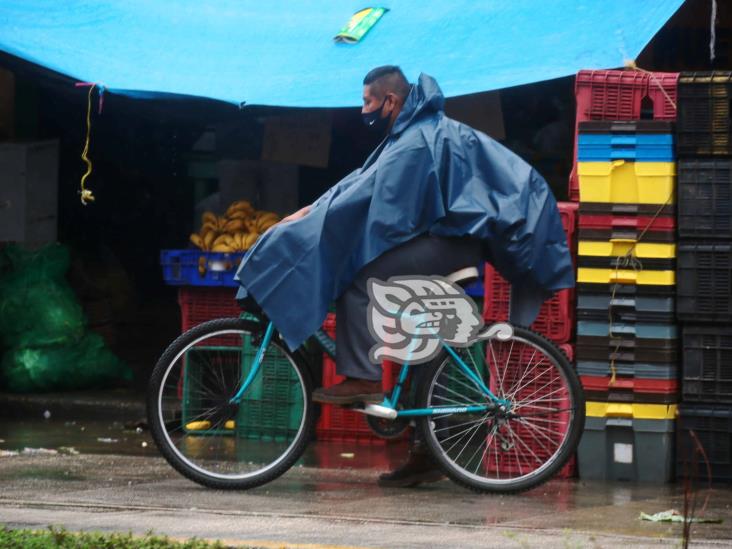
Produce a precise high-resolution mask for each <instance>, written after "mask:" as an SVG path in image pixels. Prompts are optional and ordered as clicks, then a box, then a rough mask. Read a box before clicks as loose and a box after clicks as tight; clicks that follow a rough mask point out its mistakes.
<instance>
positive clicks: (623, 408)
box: [586, 401, 677, 419]
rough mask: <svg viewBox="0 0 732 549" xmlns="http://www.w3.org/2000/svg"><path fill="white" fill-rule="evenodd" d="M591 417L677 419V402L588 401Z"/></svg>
mask: <svg viewBox="0 0 732 549" xmlns="http://www.w3.org/2000/svg"><path fill="white" fill-rule="evenodd" d="M586 412H587V415H588V416H589V417H628V418H633V419H676V412H677V405H676V404H631V403H628V402H591V401H588V402H587V403H586Z"/></svg>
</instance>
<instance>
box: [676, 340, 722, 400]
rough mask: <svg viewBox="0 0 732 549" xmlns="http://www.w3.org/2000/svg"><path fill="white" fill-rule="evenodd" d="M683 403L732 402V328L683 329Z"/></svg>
mask: <svg viewBox="0 0 732 549" xmlns="http://www.w3.org/2000/svg"><path fill="white" fill-rule="evenodd" d="M682 337H683V342H684V344H683V365H682V372H683V373H682V383H681V392H682V395H683V398H684V401H685V402H709V403H715V402H718V403H732V326H684V329H683V336H682Z"/></svg>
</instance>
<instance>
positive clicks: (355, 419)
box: [315, 313, 407, 444]
mask: <svg viewBox="0 0 732 549" xmlns="http://www.w3.org/2000/svg"><path fill="white" fill-rule="evenodd" d="M323 329H324V330H325V331H326V333H327V334H328V335H330V336H331V337H335V330H336V317H335V314H333V313H328V316H327V317H326V319H325V322H324V323H323ZM382 367H383V370H384V375H383V378H382V387H383V389H384V392H387V391H391V390H392V389H393V388H394V385H395V382H396V378H397V377H398V375H399V369H400V368H401V366H400V365H399V364H396V363H394V362H391V361H388V360H387V361H384V363H383V364H382ZM344 379H345V378H344V377H343V376H340V375H338V374H336V364H335V361H334V360H333V359H332V358H330V357H329V356H328V355H326V354H324V355H323V387H332V386H333V385H335V384H337V383H340V382H341V381H343V380H344ZM315 433H316V435H317V437H318V439H320V440H334V441H354V442H370V443H375V444H383V443H385V442H386V440H385V439H382V438H380V437H379V436H378V435H376V434H375V433H374V432H373V431H372V430H371V429H370V428H369V426H368V424H367V423H366V416H365V415H364V414H361V413H359V412H354V411H352V410H348V409H346V408H343V407H341V406H335V405H332V404H323V405H322V408H321V413H320V419H319V420H318V423H317V425H316V427H315ZM406 436H407V433H406V432H405V437H406Z"/></svg>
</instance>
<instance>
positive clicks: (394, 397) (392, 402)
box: [229, 321, 510, 417]
mask: <svg viewBox="0 0 732 549" xmlns="http://www.w3.org/2000/svg"><path fill="white" fill-rule="evenodd" d="M273 332H274V324H273V323H272V322H271V321H270V322H269V324H268V325H267V329H266V330H265V332H264V337H263V338H262V344H261V345H260V346H259V349H257V355H256V356H255V357H254V363H253V364H252V367H251V369H250V370H249V374H248V375H247V377H246V379H245V380H244V383H242V385H241V387H240V388H239V390H238V391H237V392H236V394H235V395H234V396H233V397H232V398H231V400H230V401H229V402H230V403H236V404H238V403H239V401H240V400H241V398H242V396H243V395H244V393H245V392H246V390H247V389H248V388H249V386H250V385H251V384H252V381H253V380H254V378H255V377H256V375H257V373H259V369H260V368H261V366H262V359H263V358H264V353H265V351H266V350H267V347H269V343H270V341H271V340H272V334H273ZM442 346H443V348H444V349H445V350H446V351H447V352H448V353H449V354H450V355H451V356H452V357H453V358H454V359H455V360H456V361H457V363H458V366H459V367H460V369H461V370H462V371H463V373H464V374H465V375H466V376H468V377H469V378H470V379H471V380H472V381H473V382H474V383H475V384H476V385H477V386H478V387H479V388H480V389H481V390H482V391H483V392H484V393H485V394H486V396H487V397H488V398H489V399H490V401H492V403H493V405H496V406H503V407H504V408H508V407H510V402H508V401H506V400H504V399H501V398H498V397H497V396H496V395H494V394H493V392H492V391H491V390H490V389H489V388H488V387H487V386H486V385H485V383H483V380H482V379H480V377H478V375H477V374H476V373H475V372H473V370H471V369H470V367H469V366H468V365H467V364H466V363H465V362H464V361H463V359H461V358H460V356H459V355H458V354H457V353H456V352H455V351H454V350H453V349H452V348H451V347H450V346H449V345H448V344H447V343H445V342H444V341H443V342H442ZM409 368H410V365H409V362H408V361H406V362H404V364H403V365H402V368H401V370H400V371H399V379H398V380H397V384H396V386H395V387H394V390H393V391H392V394H391V398H385V399H384V402H383V403H382V406H385V407H388V408H391V409H393V410H395V409H396V407H397V403H398V402H399V397H400V396H401V393H402V388H403V386H404V383H405V381H406V380H407V377H408V375H409ZM491 407H492V405H491V404H482V405H473V406H438V407H434V408H413V409H409V410H399V411H397V417H413V416H432V415H436V414H470V413H479V412H486V411H488V410H489V409H491Z"/></svg>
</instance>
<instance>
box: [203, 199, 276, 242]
mask: <svg viewBox="0 0 732 549" xmlns="http://www.w3.org/2000/svg"><path fill="white" fill-rule="evenodd" d="M279 221H280V217H279V216H278V215H277V214H276V213H274V212H266V211H257V210H255V209H254V208H253V207H252V205H251V203H250V202H248V201H247V200H239V201H237V202H234V203H233V204H232V205H231V206H229V207H228V209H227V210H226V213H225V214H224V215H223V216H217V215H215V214H214V213H212V212H205V213H204V214H203V217H202V219H201V230H200V231H199V232H198V233H193V234H192V235H191V242H192V243H193V244H194V245H196V246H197V247H199V248H200V249H202V250H205V251H211V252H244V251H246V250H248V249H249V248H251V247H252V246H253V245H254V243H255V242H256V241H257V238H259V235H260V234H262V233H263V232H264V231H266V230H267V229H269V228H270V227H271V226H272V225H274V224H275V223H278V222H279Z"/></svg>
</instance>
